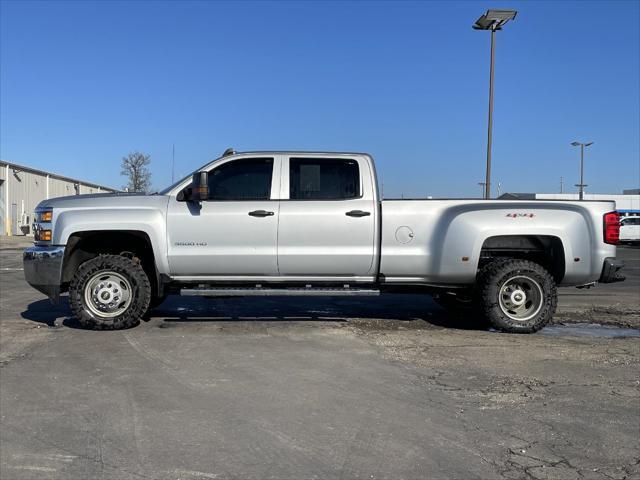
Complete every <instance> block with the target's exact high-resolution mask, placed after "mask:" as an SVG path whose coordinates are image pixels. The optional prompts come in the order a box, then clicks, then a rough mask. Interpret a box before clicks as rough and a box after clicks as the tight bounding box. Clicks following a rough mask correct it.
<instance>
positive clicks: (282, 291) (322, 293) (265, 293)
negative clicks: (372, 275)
mask: <svg viewBox="0 0 640 480" xmlns="http://www.w3.org/2000/svg"><path fill="white" fill-rule="evenodd" d="M180 295H182V296H185V297H276V296H277V297H280V296H289V297H292V296H293V297H295V296H300V297H302V296H315V297H333V296H340V297H374V296H377V295H380V290H373V289H360V288H312V287H299V288H263V287H255V288H254V287H251V288H208V287H207V288H201V287H198V288H183V289H181V290H180Z"/></svg>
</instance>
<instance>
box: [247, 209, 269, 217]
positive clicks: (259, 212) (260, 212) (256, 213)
mask: <svg viewBox="0 0 640 480" xmlns="http://www.w3.org/2000/svg"><path fill="white" fill-rule="evenodd" d="M249 215H251V216H252V217H272V216H273V212H268V211H267V210H254V211H253V212H249Z"/></svg>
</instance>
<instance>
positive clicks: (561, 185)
mask: <svg viewBox="0 0 640 480" xmlns="http://www.w3.org/2000/svg"><path fill="white" fill-rule="evenodd" d="M563 186H564V177H560V193H562V187H563Z"/></svg>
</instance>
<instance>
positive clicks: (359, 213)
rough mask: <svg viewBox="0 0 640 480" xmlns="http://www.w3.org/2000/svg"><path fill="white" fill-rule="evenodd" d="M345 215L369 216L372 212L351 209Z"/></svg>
mask: <svg viewBox="0 0 640 480" xmlns="http://www.w3.org/2000/svg"><path fill="white" fill-rule="evenodd" d="M345 215H347V216H349V217H368V216H369V215H371V212H364V211H362V210H351V211H350V212H347V213H346V214H345Z"/></svg>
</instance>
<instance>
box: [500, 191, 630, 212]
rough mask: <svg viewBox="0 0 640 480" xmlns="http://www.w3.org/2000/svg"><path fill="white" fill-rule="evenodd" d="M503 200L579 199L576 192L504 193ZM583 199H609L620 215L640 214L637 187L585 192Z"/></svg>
mask: <svg viewBox="0 0 640 480" xmlns="http://www.w3.org/2000/svg"><path fill="white" fill-rule="evenodd" d="M499 198H500V199H503V200H536V199H537V200H579V199H580V197H579V196H578V194H577V193H505V194H503V195H501V196H500V197H499ZM584 199H585V200H609V201H612V202H616V210H617V211H618V212H619V213H620V215H622V216H629V215H640V193H639V191H638V190H637V189H633V190H624V192H623V193H622V194H617V193H611V194H608V193H585V194H584Z"/></svg>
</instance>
